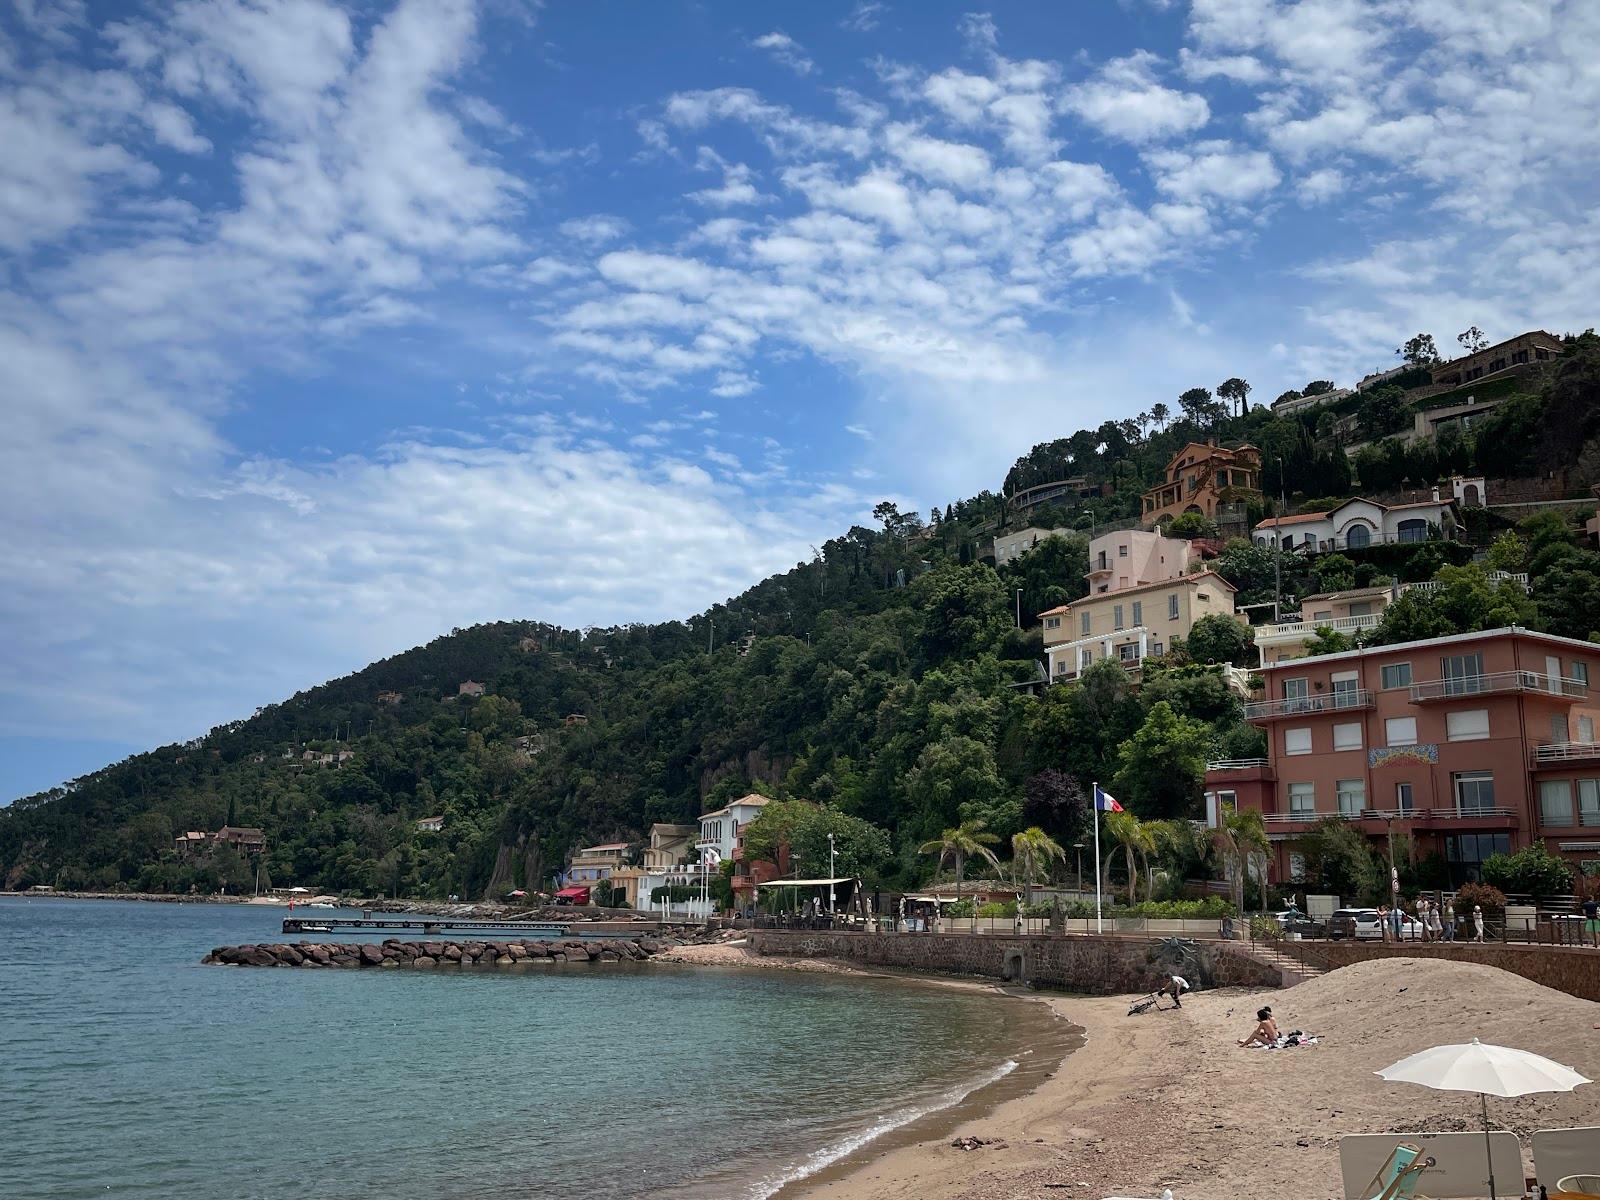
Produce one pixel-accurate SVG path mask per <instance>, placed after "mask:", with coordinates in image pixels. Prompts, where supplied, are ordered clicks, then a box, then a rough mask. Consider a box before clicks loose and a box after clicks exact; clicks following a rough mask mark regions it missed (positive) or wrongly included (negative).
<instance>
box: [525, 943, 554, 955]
mask: <svg viewBox="0 0 1600 1200" xmlns="http://www.w3.org/2000/svg"><path fill="white" fill-rule="evenodd" d="M528 957H529V958H542V959H548V958H549V957H550V947H549V946H547V945H546V944H545V943H543V942H529V943H528Z"/></svg>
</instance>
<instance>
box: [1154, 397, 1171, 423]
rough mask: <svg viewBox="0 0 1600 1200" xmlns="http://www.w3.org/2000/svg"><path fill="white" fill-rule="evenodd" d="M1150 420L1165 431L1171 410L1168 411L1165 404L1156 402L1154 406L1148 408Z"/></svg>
mask: <svg viewBox="0 0 1600 1200" xmlns="http://www.w3.org/2000/svg"><path fill="white" fill-rule="evenodd" d="M1150 419H1151V420H1152V421H1154V422H1155V423H1156V425H1157V426H1159V427H1160V428H1161V429H1165V428H1166V427H1167V422H1168V421H1169V420H1171V419H1172V410H1171V409H1169V408H1168V407H1167V406H1166V405H1165V404H1162V403H1160V402H1159V401H1157V402H1156V403H1155V404H1152V405H1151V406H1150Z"/></svg>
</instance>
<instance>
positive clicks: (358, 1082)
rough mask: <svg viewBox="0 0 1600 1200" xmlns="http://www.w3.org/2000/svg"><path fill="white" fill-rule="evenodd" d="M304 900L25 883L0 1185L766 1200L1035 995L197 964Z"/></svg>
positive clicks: (645, 976)
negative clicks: (240, 899)
mask: <svg viewBox="0 0 1600 1200" xmlns="http://www.w3.org/2000/svg"><path fill="white" fill-rule="evenodd" d="M282 916H283V913H282V911H281V910H278V909H271V908H258V907H246V906H232V905H198V904H197V905H168V904H147V903H138V902H126V903H123V902H112V901H108V902H95V901H71V900H24V899H0V1194H3V1195H4V1196H6V1197H8V1198H9V1200H47V1198H48V1200H68V1198H70V1200H78V1198H80V1197H90V1196H96V1197H102V1196H116V1197H145V1196H148V1197H152V1198H153V1197H161V1198H162V1200H215V1198H217V1197H241V1198H246V1197H248V1198H255V1197H260V1198H274V1200H276V1198H280V1197H282V1198H285V1200H317V1198H321V1197H330V1198H332V1197H338V1198H340V1200H366V1198H369V1197H383V1198H384V1200H413V1198H415V1200H421V1198H423V1197H427V1198H429V1200H446V1198H456V1197H491V1196H492V1197H578V1196H583V1197H586V1198H587V1197H595V1196H617V1197H629V1196H661V1197H676V1196H683V1197H688V1196H716V1197H721V1196H728V1197H750V1198H756V1197H761V1196H765V1195H769V1194H771V1193H772V1191H774V1190H775V1188H776V1187H777V1185H778V1184H779V1183H781V1182H782V1181H784V1180H786V1179H791V1178H794V1177H796V1176H800V1175H804V1174H806V1173H809V1172H810V1171H813V1170H816V1169H818V1168H819V1167H821V1166H823V1165H824V1164H825V1163H827V1162H828V1161H830V1160H832V1159H835V1158H837V1157H839V1156H840V1155H841V1154H842V1153H844V1152H845V1151H846V1150H848V1149H849V1148H851V1147H853V1146H856V1145H858V1144H861V1143H864V1142H866V1141H868V1140H870V1139H871V1138H873V1137H874V1136H876V1135H878V1134H880V1133H882V1132H884V1131H885V1130H888V1129H891V1128H893V1127H896V1126H901V1125H904V1124H906V1123H907V1122H908V1121H911V1120H913V1119H914V1118H916V1117H917V1116H918V1115H919V1114H923V1113H926V1112H928V1111H930V1110H934V1109H937V1108H940V1107H942V1106H947V1105H949V1104H950V1103H951V1102H953V1101H954V1100H956V1099H958V1098H960V1097H961V1096H963V1095H966V1094H967V1093H969V1092H971V1091H972V1090H973V1089H974V1088H976V1087H979V1086H981V1085H983V1084H985V1083H987V1082H989V1081H992V1080H995V1079H998V1078H1000V1077H1001V1076H1003V1075H1004V1074H1006V1073H1007V1072H1008V1071H1009V1070H1010V1069H1011V1067H1012V1065H1014V1064H1015V1062H1016V1061H1017V1059H1018V1058H1019V1057H1024V1058H1025V1057H1026V1054H1025V1052H1019V1049H1018V1046H1017V1039H1018V1037H1019V1029H1021V1028H1023V1027H1024V1025H1026V1021H1025V1020H1021V1021H1020V1023H1019V1020H1018V1019H1013V1018H1022V1016H1023V1014H1021V1013H1013V1012H1011V1011H1009V1010H1021V1009H1024V1008H1026V1009H1030V1010H1031V1009H1033V1008H1035V1007H1036V1006H1032V1005H1025V1004H1022V1003H1021V1002H1016V1001H1008V1000H1004V999H995V998H993V997H990V996H985V995H980V994H974V993H971V992H966V991H958V990H952V989H944V988H932V987H926V986H919V985H916V984H912V983H900V982H897V981H883V982H879V981H862V980H859V979H842V978H837V977H829V976H815V975H802V974H797V973H791V972H769V971H749V970H738V969H723V970H713V969H703V968H689V967H670V966H666V965H664V964H644V965H633V964H622V963H618V964H605V965H599V964H595V965H590V966H583V967H578V966H570V967H544V968H538V969H537V970H538V972H539V973H533V971H531V970H517V971H500V970H483V969H476V970H459V969H454V970H436V971H426V972H424V971H382V972H379V971H359V972H358V971H286V970H278V971H272V970H250V969H240V968H225V967H202V966H199V965H198V962H199V959H200V958H201V956H202V955H204V954H205V953H206V951H208V950H209V949H210V948H211V947H213V946H216V945H224V944H232V943H237V942H250V941H278V940H282V935H281V934H280V933H279V932H278V924H279V922H280V921H281V919H282Z"/></svg>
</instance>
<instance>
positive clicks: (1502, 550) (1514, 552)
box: [1488, 529, 1528, 571]
mask: <svg viewBox="0 0 1600 1200" xmlns="http://www.w3.org/2000/svg"><path fill="white" fill-rule="evenodd" d="M1488 562H1489V566H1490V568H1491V569H1493V570H1496V571H1520V570H1522V569H1523V567H1525V566H1527V564H1528V543H1526V542H1524V541H1523V540H1522V539H1521V538H1520V537H1518V536H1517V535H1516V534H1515V533H1513V532H1512V531H1511V530H1509V529H1508V530H1506V531H1505V532H1504V533H1502V534H1501V535H1500V536H1499V537H1497V538H1495V539H1494V541H1493V542H1491V543H1490V544H1489V554H1488Z"/></svg>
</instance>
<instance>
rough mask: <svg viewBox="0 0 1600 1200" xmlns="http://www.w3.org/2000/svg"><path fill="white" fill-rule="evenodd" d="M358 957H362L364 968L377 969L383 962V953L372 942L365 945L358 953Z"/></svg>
mask: <svg viewBox="0 0 1600 1200" xmlns="http://www.w3.org/2000/svg"><path fill="white" fill-rule="evenodd" d="M357 955H358V956H359V957H360V959H361V965H362V966H364V967H375V966H377V965H378V964H379V963H381V962H382V961H383V951H382V950H380V949H379V948H378V947H376V946H374V945H373V944H372V943H371V942H366V943H364V944H363V945H362V947H361V949H360V950H359V951H357Z"/></svg>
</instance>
